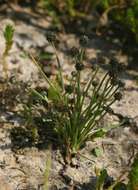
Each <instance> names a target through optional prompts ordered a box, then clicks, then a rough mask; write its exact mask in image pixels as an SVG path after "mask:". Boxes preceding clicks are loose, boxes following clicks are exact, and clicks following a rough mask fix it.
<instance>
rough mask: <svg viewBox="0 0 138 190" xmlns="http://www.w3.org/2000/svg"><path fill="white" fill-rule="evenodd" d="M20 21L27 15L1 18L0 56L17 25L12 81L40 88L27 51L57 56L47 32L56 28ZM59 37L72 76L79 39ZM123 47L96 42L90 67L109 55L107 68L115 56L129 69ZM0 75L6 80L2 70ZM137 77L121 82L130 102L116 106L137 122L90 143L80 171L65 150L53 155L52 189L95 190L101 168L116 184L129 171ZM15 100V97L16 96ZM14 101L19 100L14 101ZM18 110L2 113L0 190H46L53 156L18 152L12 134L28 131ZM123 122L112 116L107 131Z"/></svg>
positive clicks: (134, 147)
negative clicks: (9, 29)
mask: <svg viewBox="0 0 138 190" xmlns="http://www.w3.org/2000/svg"><path fill="white" fill-rule="evenodd" d="M19 16H21V15H18V14H17V16H15V15H14V13H13V12H10V11H7V15H6V17H7V18H5V16H3V14H1V16H0V22H1V25H0V42H1V43H0V52H1V54H2V52H3V48H4V38H3V34H2V33H3V29H4V27H5V25H6V24H7V23H11V24H13V25H14V28H15V36H14V45H13V48H12V50H11V53H10V55H9V57H8V60H7V62H8V63H7V64H8V71H9V75H11V74H12V75H15V76H16V79H17V80H18V81H24V82H26V83H31V85H32V86H34V84H35V85H37V84H39V83H40V81H39V80H38V79H39V76H38V71H37V68H36V67H35V66H34V65H33V63H32V62H31V60H30V59H28V58H27V57H24V56H22V55H23V51H22V50H24V51H29V52H30V51H31V52H34V53H35V52H37V51H39V49H41V48H43V50H45V51H49V52H53V50H52V48H51V47H50V46H49V45H48V42H47V40H46V32H47V31H48V29H49V28H50V26H51V24H50V21H49V18H48V19H42V18H41V19H40V18H37V19H36V18H35V17H33V16H30V15H27V14H26V15H24V16H23V17H22V16H21V18H20V17H19ZM58 37H59V38H60V40H61V41H60V44H59V50H58V51H59V57H60V59H61V62H62V65H63V70H64V72H65V73H66V74H68V71H70V70H72V69H73V65H72V64H71V61H70V59H69V58H68V57H67V55H66V53H65V52H66V51H67V49H68V48H69V47H71V46H73V45H76V42H77V41H78V38H77V37H76V36H75V35H74V34H66V33H58ZM118 44H119V43H116V41H114V42H111V41H107V40H106V39H103V38H101V37H93V38H91V39H90V42H89V46H88V47H87V55H88V64H91V62H92V61H93V59H94V58H97V59H98V56H99V55H103V56H104V57H105V60H106V62H108V60H109V58H110V56H111V55H115V56H116V57H117V58H118V59H119V60H121V61H122V62H124V64H126V65H127V63H128V57H127V55H124V54H122V52H121V47H120V45H118ZM0 72H1V75H2V67H1V66H0ZM102 72H104V69H103V71H102ZM86 74H87V70H86ZM84 75H85V74H84ZM136 76H138V73H137V72H136V71H131V72H130V71H126V72H124V74H123V75H121V76H120V77H121V78H122V79H123V81H124V82H125V84H126V87H125V91H124V97H123V99H122V100H121V101H120V102H118V103H116V104H115V105H114V106H113V108H114V110H115V112H116V113H117V114H121V115H123V116H127V117H131V118H132V120H133V121H131V122H129V123H127V124H126V125H125V126H123V127H118V128H116V129H113V130H111V132H109V133H108V135H107V136H106V137H105V138H104V139H100V140H96V141H95V142H88V143H87V144H86V147H85V148H84V149H83V150H82V151H81V152H80V154H81V155H80V156H78V158H76V159H74V165H75V166H76V165H77V167H71V166H66V168H65V165H64V161H63V158H62V156H61V154H60V152H59V150H53V151H52V166H51V168H50V178H49V183H50V187H51V189H71V188H72V189H73V187H74V189H75V188H76V189H87V190H89V189H93V185H92V184H93V176H94V166H95V165H96V166H97V167H105V168H107V170H108V172H109V174H110V175H111V176H114V177H115V178H116V177H118V176H120V175H121V174H122V173H125V172H127V171H128V170H129V168H130V165H131V162H132V160H133V159H132V158H133V156H134V155H135V153H136V152H137V151H138V86H137V84H136V80H134V79H135V77H136ZM18 93H19V94H21V92H17V95H18ZM9 96H11V97H12V94H9ZM11 97H8V98H7V99H10V98H11ZM12 98H13V100H14V99H16V97H15V96H14V95H13V97H12ZM17 107H18V106H17ZM19 107H20V105H19ZM18 109H19V108H16V107H15V108H13V109H8V106H7V109H0V126H1V127H0V190H41V189H43V186H44V182H45V175H44V173H45V170H46V168H47V165H46V160H47V159H48V156H47V155H48V154H49V150H48V149H38V148H36V147H35V146H32V147H26V148H24V149H19V150H18V151H13V142H12V139H11V133H10V131H11V129H13V128H15V127H22V126H23V121H22V118H20V117H19V116H18ZM15 112H16V114H15ZM118 121H119V119H118V117H116V116H114V117H111V116H106V118H105V119H104V120H103V122H102V125H112V124H113V123H118ZM134 121H135V122H134ZM24 140H25V139H23V141H24ZM95 147H99V148H100V149H101V152H102V153H101V154H100V155H99V156H98V157H96V156H94V155H93V154H92V150H93V149H94V148H95ZM124 177H125V176H124Z"/></svg>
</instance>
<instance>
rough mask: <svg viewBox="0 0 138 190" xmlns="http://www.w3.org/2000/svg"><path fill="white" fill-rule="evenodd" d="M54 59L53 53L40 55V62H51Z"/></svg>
mask: <svg viewBox="0 0 138 190" xmlns="http://www.w3.org/2000/svg"><path fill="white" fill-rule="evenodd" d="M52 57H53V53H51V52H43V53H40V55H39V59H40V60H51V59H52Z"/></svg>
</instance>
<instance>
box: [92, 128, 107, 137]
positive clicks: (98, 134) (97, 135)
mask: <svg viewBox="0 0 138 190" xmlns="http://www.w3.org/2000/svg"><path fill="white" fill-rule="evenodd" d="M106 132H107V131H106V130H105V129H99V130H97V131H96V132H94V133H93V134H92V135H91V140H93V139H95V138H99V137H103V136H104V135H105V134H106Z"/></svg>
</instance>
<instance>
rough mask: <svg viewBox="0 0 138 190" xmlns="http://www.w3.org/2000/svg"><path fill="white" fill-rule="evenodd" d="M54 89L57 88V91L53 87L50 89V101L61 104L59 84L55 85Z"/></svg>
mask: <svg viewBox="0 0 138 190" xmlns="http://www.w3.org/2000/svg"><path fill="white" fill-rule="evenodd" d="M54 87H56V90H55V89H54V88H53V87H50V88H49V89H48V99H49V100H52V101H56V102H59V101H60V93H61V92H60V91H61V89H60V87H59V86H58V84H57V83H55V84H54Z"/></svg>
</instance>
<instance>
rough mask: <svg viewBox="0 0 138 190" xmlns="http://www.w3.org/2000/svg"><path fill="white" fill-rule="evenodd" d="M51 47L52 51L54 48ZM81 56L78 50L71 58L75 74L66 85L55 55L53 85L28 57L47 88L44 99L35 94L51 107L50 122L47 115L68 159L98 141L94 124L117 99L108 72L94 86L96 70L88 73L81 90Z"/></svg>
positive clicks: (100, 133) (102, 131)
mask: <svg viewBox="0 0 138 190" xmlns="http://www.w3.org/2000/svg"><path fill="white" fill-rule="evenodd" d="M51 44H52V46H53V48H54V49H55V47H54V44H53V43H51ZM55 51H56V50H55ZM84 55H85V50H84V49H83V48H81V49H80V50H79V51H78V52H77V56H76V57H75V68H76V71H74V72H72V73H71V79H70V80H69V81H68V85H67V84H65V81H64V77H63V72H62V68H61V64H60V60H59V58H58V54H57V52H56V60H57V63H58V71H59V72H58V75H57V76H58V77H57V78H56V80H55V81H54V82H53V81H52V80H50V79H48V78H47V77H46V76H45V75H44V73H43V71H42V70H41V68H40V67H39V65H38V64H37V63H36V61H35V60H34V58H33V57H32V59H33V62H34V63H35V64H36V65H37V66H38V68H39V70H40V72H41V73H42V75H43V76H44V78H45V79H46V82H48V84H49V88H48V90H47V91H48V92H47V94H48V95H47V97H43V96H42V95H41V94H38V92H35V93H36V95H37V96H38V97H39V98H42V99H43V100H45V101H46V102H47V103H48V104H50V108H51V106H52V112H51V113H54V118H53V114H51V119H52V120H54V123H55V131H56V134H57V136H58V138H59V142H61V145H62V146H64V147H65V150H66V154H67V156H68V157H70V156H71V154H74V153H75V154H76V153H77V152H78V151H79V150H80V149H81V147H83V146H84V144H85V142H86V141H88V140H93V139H94V138H98V137H102V136H103V135H104V134H105V133H106V130H105V129H104V128H99V127H98V126H99V125H98V123H99V121H100V120H101V119H102V118H103V117H104V115H105V114H106V113H107V112H108V111H109V108H110V106H111V105H112V104H113V103H114V102H115V101H116V100H119V99H120V98H121V96H120V95H119V94H117V93H118V90H119V88H120V86H119V85H118V83H116V85H114V84H113V83H112V80H113V76H111V75H110V74H109V73H108V72H107V73H106V74H105V75H104V76H103V77H102V78H101V80H98V81H97V82H96V79H97V74H98V70H99V67H96V69H94V70H93V71H92V72H91V76H90V79H89V80H88V82H87V84H86V85H85V86H84V85H83V84H82V80H83V78H82V75H83V72H84V71H83V69H84V64H83V60H84ZM82 65H83V67H82ZM57 79H58V80H57ZM107 108H108V109H107Z"/></svg>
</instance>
